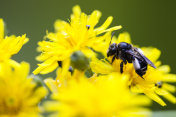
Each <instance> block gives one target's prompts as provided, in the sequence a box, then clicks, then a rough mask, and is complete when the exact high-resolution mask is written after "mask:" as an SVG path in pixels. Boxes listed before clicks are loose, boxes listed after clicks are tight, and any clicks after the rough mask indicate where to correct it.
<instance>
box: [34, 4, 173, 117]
mask: <svg viewBox="0 0 176 117" xmlns="http://www.w3.org/2000/svg"><path fill="white" fill-rule="evenodd" d="M100 15H101V13H100V12H99V11H97V10H95V11H93V13H92V14H91V15H86V14H85V13H82V12H81V10H80V8H79V6H75V7H73V14H72V15H71V19H70V20H69V23H67V22H65V21H62V20H57V21H56V22H55V32H54V33H48V32H47V35H46V36H45V39H44V41H42V42H39V48H38V50H39V51H40V52H41V55H40V56H38V57H37V60H39V61H44V62H43V63H41V64H39V67H38V68H37V69H36V70H35V71H34V72H33V73H34V74H38V73H41V74H46V73H49V72H52V71H53V70H55V69H56V68H57V67H58V66H59V67H58V69H57V77H56V79H53V78H47V79H45V83H46V85H47V86H48V88H49V89H50V91H51V92H52V95H51V99H53V100H54V101H47V102H46V103H45V104H44V108H45V110H46V111H47V112H52V113H53V114H52V116H61V117H70V116H71V117H77V116H83V117H99V116H101V117H116V116H122V117H126V116H128V117H130V116H149V115H150V114H149V111H148V110H147V109H146V108H144V106H146V105H149V104H150V101H149V99H152V100H154V101H156V102H157V103H159V104H160V105H162V106H166V103H165V102H164V101H163V100H162V99H161V98H160V96H163V97H164V98H166V99H167V100H169V101H170V102H172V103H176V98H175V97H174V96H173V95H172V93H174V92H175V86H173V85H171V84H168V83H169V82H175V81H176V75H175V74H170V73H169V71H170V67H169V66H168V65H161V62H160V61H158V58H159V56H160V53H161V52H160V51H159V50H158V49H157V48H154V47H140V49H141V51H143V54H144V56H146V57H147V58H149V59H150V60H151V61H152V62H153V63H154V64H155V65H156V67H157V68H156V69H154V68H152V67H150V66H149V65H148V69H147V70H146V74H145V75H144V76H143V78H141V77H140V76H139V75H138V74H137V73H136V72H135V68H134V66H133V64H130V63H127V64H126V65H125V68H124V72H123V74H121V73H120V63H121V61H122V60H121V59H115V61H114V62H113V63H111V61H112V57H111V56H110V57H107V50H108V48H109V46H110V44H111V43H116V44H119V43H120V42H126V43H128V44H131V45H133V44H132V43H131V39H130V35H129V34H128V33H121V34H119V36H118V38H116V37H115V36H113V37H112V35H111V33H112V31H114V30H117V29H119V28H120V26H115V27H113V28H109V29H106V28H107V27H108V26H109V25H110V23H111V21H112V17H108V18H107V20H106V21H105V23H104V24H103V25H102V26H100V27H98V28H96V26H95V25H96V24H97V23H98V20H99V18H100ZM99 34H101V35H99ZM133 46H135V47H138V48H139V46H137V45H133ZM86 58H87V59H86ZM143 94H144V95H143Z"/></svg>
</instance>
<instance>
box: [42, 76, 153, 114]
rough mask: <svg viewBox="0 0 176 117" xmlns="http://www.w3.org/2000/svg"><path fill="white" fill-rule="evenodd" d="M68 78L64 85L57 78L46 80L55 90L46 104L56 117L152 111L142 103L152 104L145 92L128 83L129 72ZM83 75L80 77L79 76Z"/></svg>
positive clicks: (145, 112)
mask: <svg viewBox="0 0 176 117" xmlns="http://www.w3.org/2000/svg"><path fill="white" fill-rule="evenodd" d="M77 77H78V79H79V80H75V79H73V78H72V79H70V80H67V83H66V84H63V85H64V86H62V87H60V86H59V85H57V84H56V83H57V81H55V80H52V79H47V80H46V81H45V82H46V84H47V85H48V87H49V88H50V89H51V90H52V92H53V95H52V99H54V100H56V101H48V102H46V103H45V105H44V107H45V109H46V110H47V111H48V112H54V114H53V115H52V116H53V117H57V116H60V117H79V116H81V117H145V116H149V111H148V110H147V109H146V108H143V107H142V106H146V105H149V104H150V100H149V99H148V98H146V97H145V96H139V95H134V94H131V93H130V92H129V89H128V87H127V84H126V83H127V80H128V76H126V75H121V74H110V75H107V76H98V77H97V76H94V77H93V78H89V79H88V78H85V77H83V76H82V75H80V76H77ZM79 77H80V78H79Z"/></svg>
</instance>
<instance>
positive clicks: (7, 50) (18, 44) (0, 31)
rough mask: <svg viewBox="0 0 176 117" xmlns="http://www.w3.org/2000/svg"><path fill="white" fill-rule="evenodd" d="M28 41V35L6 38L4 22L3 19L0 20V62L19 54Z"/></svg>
mask: <svg viewBox="0 0 176 117" xmlns="http://www.w3.org/2000/svg"><path fill="white" fill-rule="evenodd" d="M27 41H28V38H26V35H22V36H18V37H16V36H15V35H12V36H5V37H4V22H3V19H0V55H1V56H0V62H3V61H5V60H8V59H10V58H11V56H12V55H14V54H17V53H18V52H19V50H20V49H21V48H22V46H23V44H25V43H26V42H27Z"/></svg>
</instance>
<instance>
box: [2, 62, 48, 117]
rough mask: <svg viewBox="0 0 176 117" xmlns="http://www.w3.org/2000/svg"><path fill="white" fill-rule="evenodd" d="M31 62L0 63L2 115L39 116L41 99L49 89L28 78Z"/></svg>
mask: <svg viewBox="0 0 176 117" xmlns="http://www.w3.org/2000/svg"><path fill="white" fill-rule="evenodd" d="M28 72H29V64H28V63H25V62H22V63H21V64H19V63H16V62H15V61H13V63H11V64H9V62H3V63H2V64H0V91H1V92H0V116H1V117H12V116H13V117H38V116H39V108H38V104H39V103H40V100H41V99H42V98H44V96H45V95H46V93H47V91H46V89H45V88H44V87H37V85H36V83H34V82H33V81H32V78H27V77H28Z"/></svg>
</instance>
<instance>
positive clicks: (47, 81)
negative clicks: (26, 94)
mask: <svg viewBox="0 0 176 117" xmlns="http://www.w3.org/2000/svg"><path fill="white" fill-rule="evenodd" d="M44 82H45V84H46V85H47V86H48V88H49V89H50V90H51V91H52V92H53V93H58V88H57V83H56V81H55V80H53V79H52V78H47V79H45V80H44Z"/></svg>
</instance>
